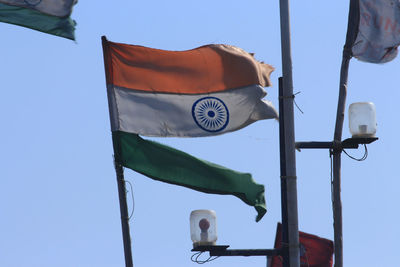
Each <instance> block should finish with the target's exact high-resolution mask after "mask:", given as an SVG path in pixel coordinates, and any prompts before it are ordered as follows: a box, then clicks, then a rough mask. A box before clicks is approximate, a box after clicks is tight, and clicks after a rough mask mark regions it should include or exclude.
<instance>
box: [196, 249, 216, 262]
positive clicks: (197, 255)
mask: <svg viewBox="0 0 400 267" xmlns="http://www.w3.org/2000/svg"><path fill="white" fill-rule="evenodd" d="M203 252H204V251H200V252H196V253H194V254H193V255H192V256H191V257H190V260H191V261H192V262H195V263H197V264H204V263H207V262H210V261H213V260H216V259H218V258H219V256H216V257H214V258H213V257H212V256H209V257H208V259H206V260H200V259H199V258H200V256H201V255H202V254H203Z"/></svg>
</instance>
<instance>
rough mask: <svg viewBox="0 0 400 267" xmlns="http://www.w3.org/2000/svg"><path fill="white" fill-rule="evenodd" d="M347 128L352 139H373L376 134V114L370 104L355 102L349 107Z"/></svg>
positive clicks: (372, 105)
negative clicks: (348, 127)
mask: <svg viewBox="0 0 400 267" xmlns="http://www.w3.org/2000/svg"><path fill="white" fill-rule="evenodd" d="M349 126H350V133H351V134H352V136H353V138H357V137H366V138H368V137H374V136H375V133H376V112H375V105H374V103H372V102H357V103H353V104H351V105H350V107H349Z"/></svg>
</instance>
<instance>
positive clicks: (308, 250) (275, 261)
mask: <svg viewBox="0 0 400 267" xmlns="http://www.w3.org/2000/svg"><path fill="white" fill-rule="evenodd" d="M281 240H282V224H280V223H278V227H277V230H276V237H275V246H274V247H275V248H280V247H282V242H281ZM299 241H300V266H301V267H332V264H333V242H332V241H331V240H328V239H325V238H321V237H319V236H316V235H311V234H307V233H304V232H299ZM268 266H270V267H282V257H281V256H274V257H272V259H271V261H270V265H268Z"/></svg>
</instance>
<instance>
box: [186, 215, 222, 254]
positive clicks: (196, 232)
mask: <svg viewBox="0 0 400 267" xmlns="http://www.w3.org/2000/svg"><path fill="white" fill-rule="evenodd" d="M190 237H191V239H192V241H193V247H194V248H196V247H198V246H213V245H215V244H216V241H217V216H216V214H215V211H213V210H194V211H192V212H191V213H190Z"/></svg>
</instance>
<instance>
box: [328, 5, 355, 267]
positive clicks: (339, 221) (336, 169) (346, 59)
mask: <svg viewBox="0 0 400 267" xmlns="http://www.w3.org/2000/svg"><path fill="white" fill-rule="evenodd" d="M358 23H359V4H358V0H350V8H349V19H348V25H347V35H346V43H345V45H344V48H343V57H342V65H341V67H340V82H339V97H338V106H337V113H336V124H335V132H334V139H333V144H334V148H333V149H332V150H331V152H332V154H333V181H332V191H333V192H332V195H333V196H332V197H333V199H332V202H333V203H332V207H333V231H334V243H335V267H343V217H342V199H341V179H342V178H341V162H342V159H341V155H342V151H343V147H342V132H343V122H344V114H345V107H346V96H347V79H348V73H349V63H350V59H351V57H352V52H351V50H352V45H353V44H354V41H355V39H356V37H357V29H358Z"/></svg>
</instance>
